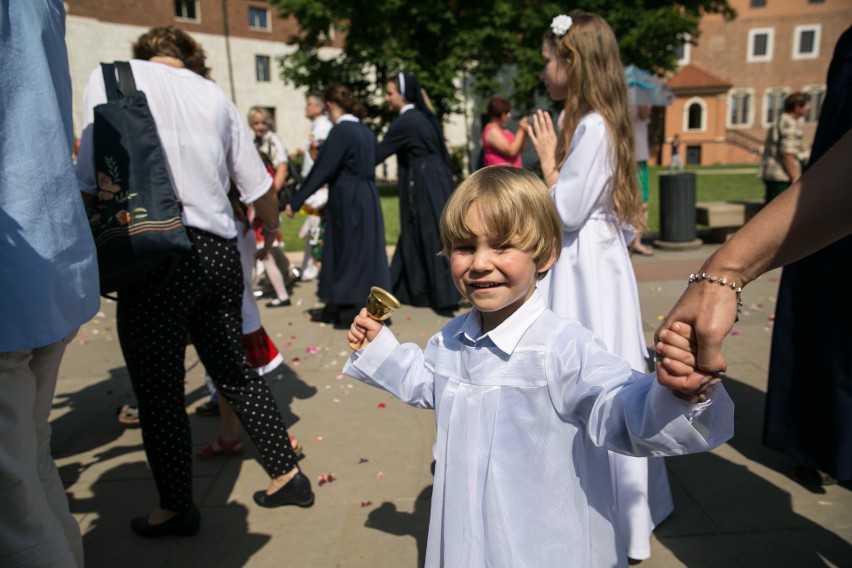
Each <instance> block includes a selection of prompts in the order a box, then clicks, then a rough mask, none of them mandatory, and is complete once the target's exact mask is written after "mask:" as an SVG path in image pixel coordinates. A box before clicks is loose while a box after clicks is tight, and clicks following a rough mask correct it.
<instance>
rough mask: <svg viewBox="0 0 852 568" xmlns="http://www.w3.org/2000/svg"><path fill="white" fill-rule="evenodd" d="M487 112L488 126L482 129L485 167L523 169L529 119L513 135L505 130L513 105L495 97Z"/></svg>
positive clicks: (520, 123) (522, 122)
mask: <svg viewBox="0 0 852 568" xmlns="http://www.w3.org/2000/svg"><path fill="white" fill-rule="evenodd" d="M485 112H486V116H487V117H488V124H486V125H485V128H483V129H482V163H483V166H495V165H507V166H515V167H516V168H520V167H523V166H522V164H521V152H523V151H524V148H525V147H526V145H527V117H524V118H522V119H521V120H520V122H519V123H518V130H517V131H516V132H515V133H514V134H512V132H511V131H509V130H506V129H505V128H503V126H504V125H505V124H506V123H507V122H509V118H510V117H511V116H512V104H511V103H510V102H509V101H507V100H506V99H501V98H500V97H494V98H493V99H491V100H490V101H488V109H487V110H486V111H485Z"/></svg>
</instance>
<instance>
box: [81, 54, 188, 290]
mask: <svg viewBox="0 0 852 568" xmlns="http://www.w3.org/2000/svg"><path fill="white" fill-rule="evenodd" d="M101 67H102V70H103V76H104V86H105V88H106V94H107V99H108V102H106V103H104V104H102V105H98V106H97V107H95V109H94V114H95V120H94V125H93V128H94V136H93V150H94V152H93V154H94V162H95V176H96V181H97V186H98V193H97V196H96V199H95V200H94V202H93V203H92V204H91V206H90V210H89V211H90V213H89V224H90V226H91V228H92V235H93V236H94V239H95V246H96V247H97V251H98V268H99V271H100V287H101V290H100V291H101V295H103V296H106V297H109V298H113V299H115V298H114V297H113V296H109V294H112V293H114V292H118V294H119V298H121V299H128V298H132V297H133V296H134V293H135V292H136V291H137V290H138V289H139V288H138V287H136V286H135V285H136V284H138V283H139V282H140V280H141V279H142V278H143V277H145V276H146V275H148V274H150V273H151V272H152V271H154V270H155V269H157V268H160V270H159V271H158V272H157V276H156V277H157V279H158V280H159V281H158V282H157V283H156V286H155V288H154V289H158V288H160V287H162V286H164V285H165V284H166V283H167V282H168V279H169V278H170V277H171V275H172V273H173V272H174V269H175V268H176V266H177V263H178V261H179V259H180V255H182V254H184V253H186V252H188V251H190V249H191V248H192V243H191V242H190V240H189V237H188V236H187V234H186V229H185V228H184V226H183V223H182V221H181V210H182V206H181V204H180V202H179V201H178V199H177V197H176V195H175V191H174V188H173V187H172V183H171V178H170V177H169V171H168V167H167V166H166V160H165V156H164V153H163V148H162V145H161V144H160V137H159V135H158V134H157V126H156V124H155V123H154V117H153V116H152V115H151V110H150V109H149V108H148V99H147V98H146V97H145V93H143V92H142V91H138V90H136V83H135V81H134V80H133V72H132V70H131V68H130V64H129V63H127V62H126V61H116V62H115V63H114V64H110V63H102V64H101ZM116 70H117V71H118V76H119V79H118V81H116V77H115V72H116ZM146 288H147V289H148V290H150V287H146Z"/></svg>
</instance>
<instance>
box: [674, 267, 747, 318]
mask: <svg viewBox="0 0 852 568" xmlns="http://www.w3.org/2000/svg"><path fill="white" fill-rule="evenodd" d="M701 280H706V281H707V282H710V283H711V284H715V283H716V282H718V283H719V284H721V285H722V286H727V287H728V288H730V289H731V290H733V291H734V293H735V294H736V295H737V321H739V319H740V314H741V313H742V311H743V297H742V292H743V289H742V287H740V286H737V283H736V282H733V281H732V282H728V279H727V278H721V279H720V278H719V277H718V276H713V275H711V274H707V273H706V272H702V273H700V274H690V275H689V280H687V281H686V285H687V286H689V285H690V284H692V283H693V282H700V281H701Z"/></svg>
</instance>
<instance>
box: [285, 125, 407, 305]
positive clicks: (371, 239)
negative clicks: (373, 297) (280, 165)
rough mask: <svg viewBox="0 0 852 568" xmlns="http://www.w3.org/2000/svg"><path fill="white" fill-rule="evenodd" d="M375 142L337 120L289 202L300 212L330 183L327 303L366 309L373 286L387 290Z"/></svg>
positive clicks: (324, 275)
mask: <svg viewBox="0 0 852 568" xmlns="http://www.w3.org/2000/svg"><path fill="white" fill-rule="evenodd" d="M375 155H376V139H375V137H374V136H373V133H372V132H371V131H370V129H369V128H367V127H366V126H364V124H362V123H361V122H360V121H355V120H345V119H344V120H340V121H338V123H337V124H336V125H335V126H334V128H332V129H331V132H330V133H329V135H328V138H327V139H326V140H325V142H324V143H323V145H322V146H320V151H319V155H318V156H317V159H316V162H315V163H314V167H313V168H312V169H311V173H310V174H309V175H308V177H307V178H305V181H304V182H303V183H302V186H301V187H300V188H299V191H297V192H296V193H295V194H294V195H293V198H292V200H291V202H290V206H291V207H292V208H293V211H298V210H299V208H300V207H301V206H302V204H303V203H304V201H305V199H307V198H308V197H309V196H310V195H311V194H312V193H314V192H315V191H316V190H318V189H319V188H320V187H322V186H323V185H324V184H326V183H328V184H329V190H328V205H327V206H326V209H325V242H324V248H323V257H322V267H321V269H320V274H319V287H318V290H317V296H319V298H320V299H321V300H323V301H324V302H326V303H327V304H329V305H336V306H356V307H360V306H363V305H364V302H365V301H366V299H367V296H368V295H369V293H370V287H371V286H381V287H382V288H390V272H389V270H388V260H387V252H386V248H385V226H384V219H383V217H382V208H381V205H380V203H379V193H378V190H377V189H376V182H375V174H374V172H375V164H376V158H375Z"/></svg>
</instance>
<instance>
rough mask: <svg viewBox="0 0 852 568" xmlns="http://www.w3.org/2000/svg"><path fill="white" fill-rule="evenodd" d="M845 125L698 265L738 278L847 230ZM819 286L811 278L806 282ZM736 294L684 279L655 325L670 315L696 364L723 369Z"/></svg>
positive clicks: (850, 202)
mask: <svg viewBox="0 0 852 568" xmlns="http://www.w3.org/2000/svg"><path fill="white" fill-rule="evenodd" d="M849 156H852V130H851V131H849V132H847V133H846V134H845V135H844V136H843V137H842V138H841V139H840V140H839V141H838V142H837V143H836V144H835V145H834V146H833V147H832V148H831V149H830V150H829V151H828V152H826V154H825V155H824V156H823V157H822V158H821V159H820V160H819V161H817V162H816V164H814V165H813V166H812V167H811V168H810V169H809V170H808V171H807V172H806V173H805V174H804V175H803V176H802V177H801V178H799V179H798V180H797V181H796V182H795V183H793V185H791V186H790V188H789V189H787V190H786V191H784V192H783V193H782V194H781V195H780V196H778V197H776V198H775V199H773V200H772V201H771V202H769V204H768V205H767V206H766V207H764V208H763V210H761V211H760V213H758V214H757V215H755V216H754V218H752V219H751V220H750V221H749V222H748V223H746V224H745V225H744V226H743V227H742V228H741V229H740V230H739V231H737V232H736V233H734V235H733V236H732V237H731V238H730V240H728V242H727V243H725V244H724V245H722V247H720V248H719V249H718V250H717V251H716V252H715V253H713V254H712V255H711V256H710V257H709V258H708V259H707V260H706V261H705V262H704V264H703V265H702V266H701V269H700V270H699V272H705V273H707V274H712V275H714V276H717V277H718V278H720V279H721V278H727V279H728V281H732V282H736V284H737V286H745V285H746V284H748V283H749V282H751V281H752V280H754V279H755V278H757V277H758V276H760V275H761V274H763V273H764V272H766V271H768V270H771V269H773V268H777V267H779V266H783V265H785V264H789V263H791V262H794V261H796V260H799V259H801V258H803V257H804V256H806V255H808V254H811V253H813V252H816V251H818V250H819V249H821V248H823V247H825V246H826V245H828V244H830V243H832V242H834V241H836V240H838V239H840V238H841V237H844V236H846V235H848V234H850V233H852V215H849V212H850V211H852V192H850V191H849V185H848V184H849V180H850V179H852V160H850V159H849ZM814 287H815V293H819V291H818V290H819V283H818V282H815V283H814ZM736 313H737V309H736V295H735V294H734V292H733V291H732V290H731V289H730V288H728V287H727V286H721V285H718V284H711V283H709V282H706V281H700V282H695V283H693V284H691V285H689V286H688V287H687V288H686V290H685V291H684V293H683V295H681V297H680V299H679V300H678V301H677V303H676V304H675V306H674V307H673V308H672V310H671V312H669V314H668V316H666V318H665V319H664V320H663V322H662V323H661V324H660V326H659V327H658V328H657V331H656V333H655V342H656V339H658V338H659V334H660V332H661V331H662V330H665V329H671V328H672V325H673V324H674V323H675V322H678V321H681V322H684V323H687V324H689V325H691V326H692V328H693V330H694V331H693V335H694V337H693V338H692V339H693V340H694V341H695V342H696V343H697V365H698V368H699V369H701V370H702V371H705V372H707V373H714V372H718V371H724V370H725V368H726V361H725V358H724V357H723V356H722V353H721V344H722V340H723V339H724V338H725V336H727V335H728V333H729V332H730V331H731V329H732V328H733V325H734V322H735V320H736Z"/></svg>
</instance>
